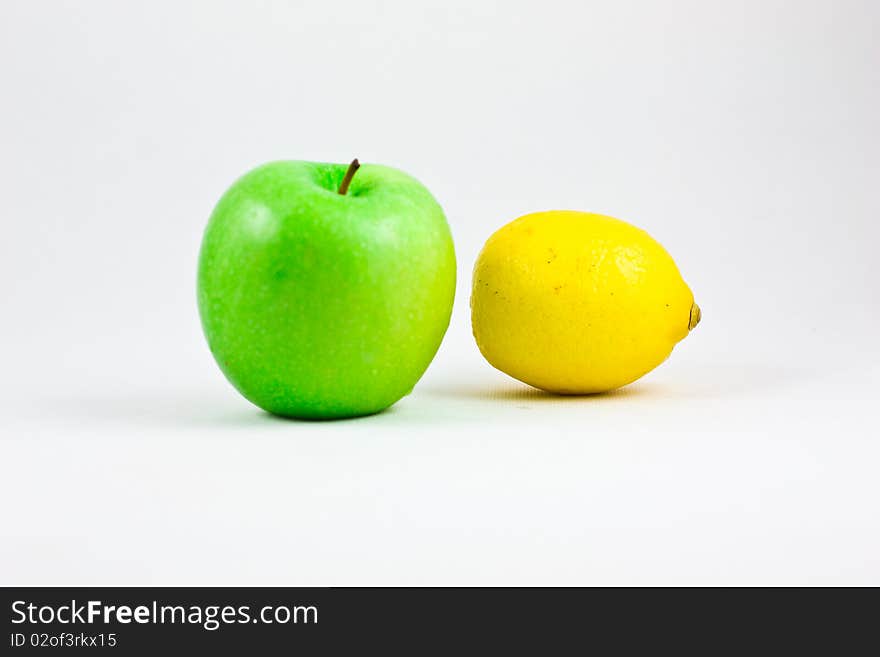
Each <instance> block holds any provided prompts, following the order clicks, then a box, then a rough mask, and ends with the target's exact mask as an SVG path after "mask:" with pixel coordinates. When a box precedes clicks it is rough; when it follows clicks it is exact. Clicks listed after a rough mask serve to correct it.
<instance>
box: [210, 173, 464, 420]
mask: <svg viewBox="0 0 880 657" xmlns="http://www.w3.org/2000/svg"><path fill="white" fill-rule="evenodd" d="M347 168H348V165H347V164H325V163H318V162H303V161H282V162H271V163H269V164H265V165H263V166H260V167H258V168H256V169H254V170H252V171H250V172H249V173H247V174H245V175H244V176H243V177H242V178H240V179H239V180H238V181H236V182H235V183H234V184H233V185H232V187H230V188H229V190H227V192H226V193H225V194H224V195H223V197H222V198H221V199H220V201H219V202H218V204H217V206H216V208H215V209H214V211H213V213H212V214H211V218H210V220H209V221H208V226H207V228H206V229H205V234H204V238H203V241H202V247H201V252H200V254H199V267H198V304H199V312H200V315H201V320H202V328H203V329H204V333H205V336H206V338H207V340H208V345H209V347H210V348H211V352H212V353H213V355H214V358H215V359H216V361H217V364H218V365H219V366H220V369H221V370H222V371H223V373H224V375H225V376H226V378H228V379H229V381H230V382H231V383H232V384H233V385H234V386H235V387H236V388H237V389H238V391H239V392H241V394H242V395H244V396H245V397H246V398H247V399H249V400H250V401H251V402H253V403H254V404H256V405H257V406H259V407H260V408H263V409H265V410H266V411H269V412H270V413H275V414H277V415H283V416H290V417H299V418H309V419H330V418H343V417H352V416H358V415H368V414H371V413H377V412H379V411H381V410H383V409H385V408H388V407H389V406H391V405H392V404H393V403H395V402H396V401H397V400H399V399H400V398H401V397H403V396H404V395H407V394H408V393H409V392H410V391H411V390H412V388H413V386H414V385H415V384H416V382H417V381H418V380H419V378H421V376H422V374H424V372H425V370H426V369H427V367H428V365H429V364H430V362H431V360H432V359H433V358H434V354H435V353H436V352H437V349H438V347H439V346H440V342H441V340H442V339H443V335H444V333H445V332H446V328H447V326H448V325H449V317H450V314H451V312H452V302H453V296H454V294H455V251H454V248H453V244H452V235H451V233H450V230H449V225H448V224H447V223H446V218H445V216H444V215H443V210H442V209H441V208H440V206H439V205H438V203H437V201H435V200H434V197H433V196H431V194H430V192H428V190H427V189H425V187H424V186H422V185H421V183H419V182H418V181H417V180H415V179H414V178H412V177H410V176H408V175H407V174H405V173H403V172H402V171H398V170H397V169H392V168H390V167H385V166H380V165H375V164H365V165H363V166H361V168H360V169H359V170H358V171H357V173H356V174H355V176H354V179H353V180H352V182H351V186H350V187H349V190H348V193H347V194H345V195H341V194H339V193H338V192H337V190H338V188H339V185H340V182H341V181H342V179H343V176H344V175H345V172H346V169H347Z"/></svg>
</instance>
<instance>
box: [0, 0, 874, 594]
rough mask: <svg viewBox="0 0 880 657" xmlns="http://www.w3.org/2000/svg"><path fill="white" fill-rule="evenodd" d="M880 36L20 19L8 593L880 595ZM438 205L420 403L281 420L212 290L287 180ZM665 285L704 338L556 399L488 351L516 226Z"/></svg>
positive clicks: (321, 13) (493, 10)
mask: <svg viewBox="0 0 880 657" xmlns="http://www.w3.org/2000/svg"><path fill="white" fill-rule="evenodd" d="M878 25H880V4H878V3H876V2H872V1H870V0H864V1H863V2H858V1H841V0H828V1H826V2H816V1H806V2H795V1H793V0H792V1H791V2H780V1H778V0H770V1H768V0H760V1H759V0H750V1H746V2H703V1H698V0H692V1H674V2H648V1H644V2H633V1H629V2H626V1H624V2H580V1H578V2H576V1H574V0H572V1H571V2H559V1H552V0H544V1H542V2H513V1H511V0H507V1H505V2H488V1H474V0H469V1H462V2H454V1H450V0H444V1H443V2H437V3H436V4H430V5H429V4H427V3H424V2H404V1H399V2H371V1H370V0H358V1H356V2H341V1H337V2H312V3H305V2H244V1H242V2H236V3H230V2H179V1H175V2H156V1H152V2H143V3H137V2H125V3H119V2H109V1H107V2H26V1H17V0H12V1H10V0H5V1H4V2H3V3H2V4H0V191H2V196H0V221H2V233H0V281H2V282H0V304H2V305H0V313H2V318H0V368H2V369H0V373H2V376H0V386H2V389H0V413H2V415H0V583H3V584H217V585H219V584H264V585H268V584H277V585H294V584H302V585H306V584H316V585H326V584H875V585H876V584H880V557H878V555H880V510H878V506H880V505H878V499H880V477H878V466H880V445H878V437H880V431H878V429H880V422H878V420H877V402H878V398H880V395H878V392H880V385H878V374H880V355H878V348H877V345H878V334H880V308H878V306H880V301H878V291H877V284H878V273H880V272H878V269H880V267H878V264H877V260H876V258H875V256H876V251H877V244H878V240H880V229H878V222H880V193H878V189H880V185H878V182H880V181H878V174H880V123H878V117H880V77H878V75H880V74H878V70H880V69H878V66H880V46H878V41H877V30H878ZM353 156H358V157H360V158H361V159H362V160H364V161H368V162H381V163H384V164H390V165H393V166H397V167H399V168H401V169H403V170H405V171H408V172H410V173H412V174H413V175H415V176H416V177H418V178H419V179H420V180H422V181H423V182H424V183H425V184H426V185H427V186H428V187H429V188H430V189H431V190H432V191H433V192H434V194H435V195H436V197H437V198H438V199H439V200H440V202H441V204H442V205H443V206H444V208H445V210H446V212H447V216H448V218H449V222H450V224H451V226H452V230H453V234H454V236H455V239H456V245H457V253H458V258H459V291H458V298H457V300H456V306H455V311H454V313H453V318H452V324H451V326H450V329H449V332H448V334H447V337H446V341H445V342H444V344H443V346H442V347H441V349H440V352H439V353H438V355H437V357H436V359H435V361H434V363H433V365H432V366H431V368H430V369H429V371H428V373H427V374H426V376H425V377H424V378H423V380H422V381H421V383H420V384H419V385H418V386H417V388H416V391H415V393H414V394H412V395H411V396H410V397H407V398H406V399H404V400H402V401H401V402H400V403H399V404H397V405H396V406H395V407H393V408H392V409H391V410H390V411H388V412H386V413H384V414H382V415H379V416H375V417H370V418H363V419H358V420H350V421H343V422H334V423H304V422H296V421H285V420H280V419H276V418H273V417H271V416H268V415H267V414H265V413H262V412H260V411H259V410H258V409H256V408H254V407H253V406H251V405H250V404H248V403H247V402H246V401H245V400H243V399H242V398H241V397H240V396H239V395H238V394H237V393H236V392H235V391H234V390H233V389H232V388H231V387H230V386H229V385H228V384H227V383H226V381H225V380H224V379H223V377H222V376H221V374H220V372H219V370H218V369H217V368H216V366H215V365H214V363H213V361H212V360H211V357H210V354H209V352H208V349H207V348H206V346H205V343H204V340H203V338H202V336H201V332H200V327H199V322H198V315H197V312H196V305H195V265H196V256H197V252H198V247H199V241H200V238H201V231H202V230H203V228H204V225H205V222H206V220H207V217H208V215H209V213H210V211H211V209H212V206H213V204H214V203H215V202H216V200H217V199H218V198H219V196H220V194H221V193H222V192H223V191H224V189H225V188H226V187H227V186H228V185H229V184H230V183H231V182H232V181H233V180H234V179H235V178H236V177H238V176H239V175H240V174H242V173H243V172H244V171H246V170H247V169H249V168H251V167H252V166H254V165H256V164H259V163H261V162H264V161H267V160H273V159H283V158H289V159H311V160H324V161H348V160H349V159H350V158H351V157H353ZM550 208H572V209H581V210H590V211H596V212H602V213H605V214H611V215H613V216H617V217H621V218H623V219H626V220H628V221H631V222H632V223H635V224H637V225H640V226H641V227H643V228H645V229H647V230H648V231H649V232H650V233H652V234H653V235H654V236H655V237H656V238H657V239H659V240H660V241H661V242H662V243H663V244H664V245H665V246H666V247H667V249H668V250H669V251H670V252H671V253H672V254H673V256H674V257H675V259H676V260H677V262H678V264H679V267H680V268H681V270H682V272H683V274H684V276H685V279H686V280H687V281H688V283H689V284H690V286H691V287H692V289H693V290H694V292H695V294H696V297H697V300H698V302H699V303H700V305H701V307H702V309H703V322H702V324H701V325H700V326H699V328H698V329H697V330H696V331H694V333H693V334H692V335H691V336H689V337H688V338H687V339H686V340H685V341H684V342H683V343H681V344H680V345H679V346H678V347H677V348H676V350H675V352H674V353H673V355H672V357H671V358H670V359H669V360H668V361H667V362H666V363H665V364H663V365H662V366H661V367H660V368H659V369H657V370H656V371H655V372H653V373H651V374H649V375H648V376H646V377H645V378H644V379H643V380H642V381H640V382H638V383H637V384H635V385H632V386H630V387H628V388H625V389H623V390H621V391H619V392H617V393H613V394H609V395H605V396H599V397H589V398H556V397H551V396H547V395H544V394H542V393H539V392H536V391H533V390H531V389H529V388H527V387H525V386H523V385H521V384H518V383H517V382H515V381H513V380H511V379H509V378H508V377H506V376H505V375H503V374H501V373H499V372H496V371H494V370H493V369H492V368H491V367H490V366H489V365H488V364H486V363H485V361H483V359H482V357H481V356H480V354H479V352H478V351H477V349H476V347H475V346H474V344H473V341H472V339H471V336H470V326H469V315H468V304H467V298H468V294H469V286H470V270H471V267H472V265H473V261H474V259H475V257H476V254H477V253H478V251H479V249H480V247H481V245H482V243H483V241H484V240H485V239H486V238H487V237H488V235H489V234H491V232H492V231H494V230H495V229H497V228H498V227H500V226H501V225H503V224H504V223H506V222H507V221H510V220H511V219H513V218H515V217H516V216H518V215H520V214H524V213H526V212H529V211H535V210H543V209H550Z"/></svg>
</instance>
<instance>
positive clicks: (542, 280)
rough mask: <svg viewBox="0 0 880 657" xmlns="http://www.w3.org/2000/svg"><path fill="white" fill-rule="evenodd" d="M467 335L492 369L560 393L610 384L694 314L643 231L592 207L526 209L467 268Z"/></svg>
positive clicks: (640, 364) (673, 338)
mask: <svg viewBox="0 0 880 657" xmlns="http://www.w3.org/2000/svg"><path fill="white" fill-rule="evenodd" d="M471 321H472V324H473V331H474V337H475V338H476V341H477V345H478V346H479V348H480V351H481V352H482V354H483V356H485V358H486V360H488V361H489V363H491V364H492V365H493V366H494V367H496V368H498V369H499V370H501V371H502V372H506V373H507V374H509V375H510V376H512V377H514V378H516V379H519V380H520V381H523V382H525V383H528V384H529V385H532V386H535V387H536V388H541V389H543V390H547V391H550V392H556V393H562V394H586V393H596V392H604V391H607V390H613V389H614V388H619V387H620V386H623V385H626V384H627V383H631V382H633V381H635V380H636V379H638V378H639V377H641V376H643V375H644V374H646V373H647V372H650V371H651V370H652V369H654V368H655V367H657V365H659V364H660V363H662V362H663V361H664V360H666V358H667V357H668V356H669V354H670V353H671V352H672V348H673V347H674V346H675V345H676V343H677V342H679V340H681V339H682V338H684V337H685V336H686V335H687V334H688V332H689V331H690V330H691V329H693V328H694V327H695V326H696V325H697V322H699V321H700V309H699V307H698V306H697V305H696V304H695V303H694V296H693V294H692V293H691V291H690V289H689V288H688V286H687V285H686V284H685V282H684V280H682V277H681V274H680V273H679V271H678V267H676V265H675V262H674V261H673V260H672V258H671V257H670V255H669V254H668V253H667V252H666V250H665V249H664V248H663V247H662V246H660V244H659V243H657V242H656V241H655V240H654V239H653V238H652V237H651V236H650V235H648V233H646V232H645V231H643V230H641V229H640V228H636V227H635V226H632V225H631V224H628V223H626V222H624V221H620V220H619V219H614V218H612V217H605V216H602V215H599V214H588V213H585V212H574V211H567V210H554V211H550V212H537V213H534V214H527V215H525V216H523V217H520V218H519V219H516V220H514V221H512V222H510V223H509V224H507V225H506V226H504V227H502V228H501V229H500V230H498V231H497V232H496V233H495V234H494V235H492V236H491V237H490V238H489V240H488V241H487V242H486V245H485V246H484V247H483V250H482V251H481V253H480V255H479V257H478V258H477V263H476V266H475V267H474V278H473V290H472V294H471Z"/></svg>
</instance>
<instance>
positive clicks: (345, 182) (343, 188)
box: [339, 158, 361, 196]
mask: <svg viewBox="0 0 880 657" xmlns="http://www.w3.org/2000/svg"><path fill="white" fill-rule="evenodd" d="M360 168H361V163H360V162H358V159H357V158H354V159H353V160H352V161H351V164H349V165H348V171H346V172H345V177H344V178H343V179H342V182H341V183H340V184H339V193H340V194H342V195H343V196H345V193H346V192H347V191H348V186H349V185H350V184H351V179H352V178H354V174H355V172H356V171H357V170H358V169H360Z"/></svg>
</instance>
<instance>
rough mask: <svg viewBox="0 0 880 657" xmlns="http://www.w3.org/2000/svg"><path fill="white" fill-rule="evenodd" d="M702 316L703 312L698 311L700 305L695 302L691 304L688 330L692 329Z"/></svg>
mask: <svg viewBox="0 0 880 657" xmlns="http://www.w3.org/2000/svg"><path fill="white" fill-rule="evenodd" d="M702 317H703V313H702V312H700V307H699V306H698V305H697V304H694V305H692V306H691V316H690V318H688V331H693V330H694V328H695V327H696V325H697V324H699V323H700V319H701V318H702Z"/></svg>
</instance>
